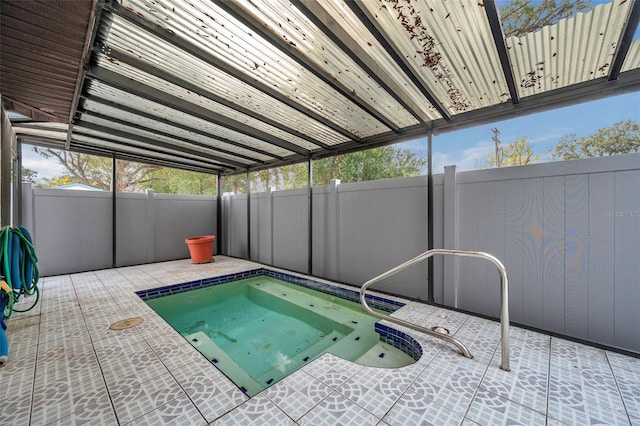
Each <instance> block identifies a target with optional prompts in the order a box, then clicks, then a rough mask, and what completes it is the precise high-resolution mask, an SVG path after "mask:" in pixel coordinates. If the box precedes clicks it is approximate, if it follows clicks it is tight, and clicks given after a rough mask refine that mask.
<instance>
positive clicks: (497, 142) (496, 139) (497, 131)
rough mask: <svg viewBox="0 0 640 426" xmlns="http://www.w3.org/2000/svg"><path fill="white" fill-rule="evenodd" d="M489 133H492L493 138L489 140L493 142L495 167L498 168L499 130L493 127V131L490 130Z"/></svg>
mask: <svg viewBox="0 0 640 426" xmlns="http://www.w3.org/2000/svg"><path fill="white" fill-rule="evenodd" d="M491 131H492V132H493V137H492V138H491V139H493V142H494V144H495V147H496V167H500V150H501V149H500V139H499V138H498V135H499V134H500V130H498V128H497V127H494V128H493V129H491Z"/></svg>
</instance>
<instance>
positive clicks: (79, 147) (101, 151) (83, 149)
mask: <svg viewBox="0 0 640 426" xmlns="http://www.w3.org/2000/svg"><path fill="white" fill-rule="evenodd" d="M71 151H73V152H80V153H82V154H90V155H99V156H107V157H110V156H112V155H115V156H116V158H117V159H118V160H128V161H135V162H137V163H145V164H151V165H154V166H161V167H171V168H174V169H181V170H188V171H192V172H199V173H208V174H215V173H220V170H218V169H210V168H205V167H199V166H194V165H190V164H186V163H177V162H172V161H167V160H163V159H160V158H150V157H142V156H140V155H135V154H127V153H123V152H115V151H112V150H110V149H107V148H98V147H94V146H91V145H87V144H84V143H77V142H74V144H73V145H72V147H71Z"/></svg>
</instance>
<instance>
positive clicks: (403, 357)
mask: <svg viewBox="0 0 640 426" xmlns="http://www.w3.org/2000/svg"><path fill="white" fill-rule="evenodd" d="M355 362H357V363H358V364H362V365H368V366H370V367H381V368H399V367H404V366H407V365H411V364H413V363H415V360H414V359H413V358H411V357H410V356H409V355H407V354H406V353H404V352H402V351H401V350H399V349H397V348H394V347H393V346H391V345H389V344H388V343H384V342H381V341H378V342H377V343H376V344H375V345H374V346H373V347H372V348H371V349H369V350H368V351H367V352H366V353H364V354H363V355H362V356H361V357H359V358H358V359H356V360H355Z"/></svg>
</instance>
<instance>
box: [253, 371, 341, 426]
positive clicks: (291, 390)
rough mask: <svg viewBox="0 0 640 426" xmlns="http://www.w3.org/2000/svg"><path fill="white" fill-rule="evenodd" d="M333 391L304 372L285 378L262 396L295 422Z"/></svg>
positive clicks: (297, 372) (266, 390)
mask: <svg viewBox="0 0 640 426" xmlns="http://www.w3.org/2000/svg"><path fill="white" fill-rule="evenodd" d="M331 392H333V390H332V389H331V388H330V387H328V386H327V385H325V384H324V383H322V382H321V381H320V380H318V379H315V378H314V377H312V376H310V375H309V374H307V373H305V372H304V371H302V370H298V371H296V372H294V373H292V374H290V375H289V376H287V377H285V378H284V379H282V380H281V381H279V382H278V383H276V384H275V385H273V386H271V387H269V388H267V389H265V390H264V391H263V392H262V394H263V395H264V396H266V397H267V398H269V399H270V400H271V401H272V402H273V403H274V404H276V405H277V406H278V407H279V408H280V409H281V410H282V411H284V412H285V413H286V414H287V415H288V416H289V417H291V418H292V419H293V420H296V421H297V420H298V419H300V417H302V416H303V415H305V414H306V413H307V412H308V411H309V410H311V409H312V408H313V407H314V406H316V405H317V404H318V403H319V402H320V401H322V400H323V399H324V398H325V397H326V396H327V395H329V394H330V393H331Z"/></svg>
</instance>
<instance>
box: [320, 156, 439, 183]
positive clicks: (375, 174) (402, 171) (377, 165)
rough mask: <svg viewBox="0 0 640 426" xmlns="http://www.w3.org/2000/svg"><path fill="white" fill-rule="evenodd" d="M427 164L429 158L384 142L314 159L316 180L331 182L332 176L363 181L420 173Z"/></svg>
mask: <svg viewBox="0 0 640 426" xmlns="http://www.w3.org/2000/svg"><path fill="white" fill-rule="evenodd" d="M426 164H427V161H426V159H424V158H421V157H419V156H418V155H417V154H416V153H414V152H412V151H409V150H403V149H400V148H397V147H394V146H383V147H380V148H373V149H369V150H366V151H358V152H353V153H350V154H344V155H337V156H335V157H328V158H323V159H320V160H317V161H314V163H313V183H314V185H328V184H329V181H330V180H331V179H340V180H341V181H342V182H360V181H365V180H375V179H391V178H399V177H408V176H416V175H418V174H420V173H421V172H422V170H423V169H424V168H425V167H426Z"/></svg>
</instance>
